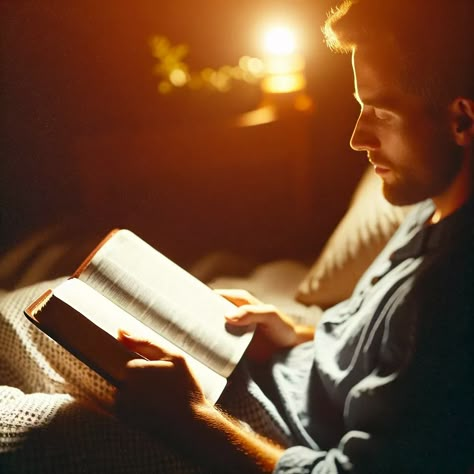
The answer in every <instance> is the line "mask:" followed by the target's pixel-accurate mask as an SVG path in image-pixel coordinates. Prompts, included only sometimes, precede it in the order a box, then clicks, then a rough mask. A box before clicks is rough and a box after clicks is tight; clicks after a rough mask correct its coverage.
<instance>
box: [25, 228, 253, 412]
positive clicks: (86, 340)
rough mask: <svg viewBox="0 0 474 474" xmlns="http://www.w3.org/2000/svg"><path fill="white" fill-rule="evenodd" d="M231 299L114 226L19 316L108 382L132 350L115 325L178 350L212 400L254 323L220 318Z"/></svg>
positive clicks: (230, 306) (131, 356)
mask: <svg viewBox="0 0 474 474" xmlns="http://www.w3.org/2000/svg"><path fill="white" fill-rule="evenodd" d="M234 308H235V306H234V305H233V304H232V303H230V302H229V301H227V300H226V299H225V298H223V297H222V296H220V295H218V294H217V293H215V292H214V291H213V290H212V289H211V288H210V287H208V286H207V285H205V284H204V283H202V282H200V281H199V280H197V279H196V278H195V277H194V276H192V275H191V274H189V273H188V272H186V271H185V270H184V269H182V268H180V267H179V266H178V265H176V264H175V263H173V262H172V261H171V260H169V259H168V258H166V257H165V256H164V255H162V254H161V253H160V252H158V251H157V250H155V249H154V248H153V247H151V246H150V245H148V244H147V243H146V242H144V241H143V240H141V239H140V238H139V237H137V236H136V235H135V234H133V233H132V232H130V231H128V230H124V229H122V230H114V231H112V232H110V233H109V235H108V236H107V237H106V238H105V239H104V240H103V241H102V242H101V243H100V244H99V246H98V247H97V248H96V249H95V250H94V251H93V252H92V254H91V255H90V256H89V257H88V258H87V259H86V260H85V261H84V262H83V263H82V264H81V266H80V267H79V268H78V270H77V271H76V272H75V273H74V274H73V275H72V276H71V277H70V278H69V279H67V280H66V281H65V282H64V283H62V284H60V285H59V286H58V287H57V288H54V289H51V290H48V291H47V292H46V293H44V294H43V295H41V296H40V297H39V298H38V299H37V300H36V301H35V302H33V303H32V304H31V305H30V306H29V307H28V308H27V309H26V310H25V315H26V316H27V317H28V318H29V319H30V320H31V321H32V322H33V323H34V324H35V325H36V326H38V327H39V328H40V329H41V330H43V331H44V332H45V333H46V334H48V335H49V336H50V337H51V338H53V339H55V340H56V341H57V342H59V343H60V344H61V345H63V346H64V347H65V348H66V349H67V350H69V351H70V352H71V353H72V354H74V355H75V356H76V357H78V358H79V359H80V360H82V361H83V362H84V363H86V364H87V365H89V366H90V367H91V368H93V369H94V370H95V371H96V372H98V373H99V374H100V375H102V376H103V377H104V378H105V379H107V380H108V381H109V382H111V383H113V384H114V385H118V384H120V381H121V380H123V373H124V368H125V365H126V363H127V361H129V360H131V359H135V358H137V357H140V356H138V355H137V354H135V353H133V352H131V351H129V350H128V349H126V348H125V346H123V345H122V344H121V343H120V342H119V341H118V340H117V335H118V330H119V329H120V328H121V329H124V330H125V331H127V332H128V333H130V334H133V335H138V336H141V337H145V338H148V339H150V340H153V341H155V342H156V343H157V344H158V345H159V346H161V347H162V348H164V349H168V350H170V351H173V352H174V353H180V354H182V355H183V356H184V357H185V358H186V360H187V363H188V365H189V367H190V368H191V370H192V371H193V373H194V375H195V377H196V379H197V380H198V381H199V383H200V384H201V387H202V388H203V391H204V394H205V395H206V397H207V398H208V400H209V401H210V402H212V403H215V402H216V401H217V399H218V398H219V396H220V395H221V393H222V391H223V390H224V387H225V385H226V381H227V377H228V376H229V375H230V374H231V372H232V371H233V369H234V368H235V366H236V365H237V363H238V362H239V360H240V359H241V357H242V355H243V353H244V351H245V349H246V348H247V346H248V344H249V342H250V340H251V338H252V335H253V328H245V329H237V328H233V327H232V328H231V327H228V326H227V325H226V322H225V319H224V315H225V314H228V313H230V312H232V310H233V309H234Z"/></svg>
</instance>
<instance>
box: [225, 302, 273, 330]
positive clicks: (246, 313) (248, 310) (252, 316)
mask: <svg viewBox="0 0 474 474" xmlns="http://www.w3.org/2000/svg"><path fill="white" fill-rule="evenodd" d="M277 316H278V313H277V311H276V309H275V307H274V306H273V305H259V306H254V305H243V306H240V307H239V308H238V309H237V310H236V311H235V313H232V314H228V315H226V316H225V318H226V321H227V322H228V323H229V324H235V325H236V326H244V325H247V324H254V323H258V324H263V325H266V324H269V323H270V321H272V320H274V319H275V317H277Z"/></svg>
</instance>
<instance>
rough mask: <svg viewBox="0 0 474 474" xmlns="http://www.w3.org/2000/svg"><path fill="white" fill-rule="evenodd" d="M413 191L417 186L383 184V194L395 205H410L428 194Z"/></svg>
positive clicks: (423, 198)
mask: <svg viewBox="0 0 474 474" xmlns="http://www.w3.org/2000/svg"><path fill="white" fill-rule="evenodd" d="M413 191H416V188H415V189H413V188H409V187H408V186H406V187H402V186H390V185H387V184H386V183H383V184H382V193H383V196H384V198H385V199H386V200H387V201H388V202H389V203H390V204H392V205H393V206H410V205H412V204H416V203H418V202H421V201H423V200H425V199H426V196H422V195H420V193H414V192H413Z"/></svg>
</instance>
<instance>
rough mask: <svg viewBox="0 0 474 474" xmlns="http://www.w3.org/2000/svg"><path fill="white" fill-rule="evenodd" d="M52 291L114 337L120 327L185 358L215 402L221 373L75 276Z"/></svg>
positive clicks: (76, 343) (220, 387) (76, 346)
mask: <svg viewBox="0 0 474 474" xmlns="http://www.w3.org/2000/svg"><path fill="white" fill-rule="evenodd" d="M53 294H54V296H55V297H57V298H58V299H60V300H61V301H63V302H65V303H67V304H68V305H69V306H71V307H72V308H74V309H75V310H76V311H78V312H79V313H81V314H82V315H83V316H84V317H86V318H87V319H89V320H90V321H92V322H93V323H94V324H95V325H97V326H98V327H100V328H101V329H102V330H104V331H105V332H107V333H108V334H110V335H111V336H112V337H114V338H117V336H118V330H119V329H120V328H122V329H125V330H126V331H128V332H129V333H130V334H135V335H137V336H139V337H143V338H146V339H148V340H151V341H154V342H156V344H157V345H158V346H160V347H161V348H163V349H165V350H168V351H170V352H172V353H175V354H181V355H182V356H183V357H185V358H186V362H187V363H188V365H189V367H190V369H191V370H192V372H193V374H194V375H195V377H196V379H197V380H198V381H199V383H200V385H201V387H202V389H203V392H204V394H205V396H206V398H207V399H208V400H209V401H210V402H211V403H215V402H216V401H217V399H218V398H219V396H220V395H221V393H222V390H223V389H224V387H225V385H226V383H227V381H226V379H225V378H224V377H222V376H221V375H219V374H218V373H216V372H214V371H213V370H212V369H210V368H208V367H206V366H205V365H204V364H202V363H201V362H199V361H198V360H196V359H194V358H193V357H192V356H190V355H189V354H187V353H185V352H184V351H182V350H181V349H180V348H178V347H176V346H175V345H173V344H171V343H170V342H169V341H168V340H167V339H164V338H163V337H161V336H160V335H159V334H156V333H155V332H154V331H152V330H151V329H150V328H148V327H146V326H145V325H143V324H142V323H141V322H140V321H138V320H137V319H135V318H134V317H133V316H131V315H130V314H128V313H127V312H126V311H124V310H122V309H121V308H119V307H117V306H116V305H115V304H113V303H112V302H111V301H109V300H108V299H107V298H105V297H103V296H102V295H101V294H100V293H97V292H96V291H95V290H93V289H92V288H91V287H90V286H88V285H86V284H85V283H83V282H81V281H80V280H78V279H76V278H73V279H71V280H67V281H66V282H65V283H63V284H61V285H60V286H59V287H57V288H56V289H55V290H54V291H53ZM47 317H48V315H47V311H45V313H44V316H43V317H42V319H43V321H44V320H45V318H47ZM40 319H41V318H40ZM44 322H46V321H44ZM51 322H54V321H51ZM61 334H62V335H63V336H65V337H66V336H67V335H65V331H64V330H62V331H61ZM72 336H74V335H72ZM69 346H74V347H73V348H74V349H76V350H77V351H78V352H81V351H80V347H81V341H79V340H77V338H76V340H74V337H73V339H72V340H71V341H70V342H69ZM99 363H100V362H99Z"/></svg>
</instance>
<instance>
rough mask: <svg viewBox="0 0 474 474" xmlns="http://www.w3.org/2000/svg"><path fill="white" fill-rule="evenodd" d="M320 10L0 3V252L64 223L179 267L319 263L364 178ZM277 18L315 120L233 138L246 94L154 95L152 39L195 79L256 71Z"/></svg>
mask: <svg viewBox="0 0 474 474" xmlns="http://www.w3.org/2000/svg"><path fill="white" fill-rule="evenodd" d="M329 6H331V2H329V1H327V0H326V1H321V2H318V1H316V0H287V1H281V2H277V1H263V0H239V1H234V0H228V1H226V2H222V1H217V0H202V1H193V2H191V1H189V0H188V1H185V0H173V1H172V2H171V1H162V0H154V1H152V0H139V1H137V2H130V1H128V0H114V1H111V0H104V1H101V2H97V1H92V0H81V1H67V2H64V1H59V0H42V1H39V0H34V1H26V0H17V1H15V2H10V1H0V8H1V12H0V14H1V20H0V21H1V25H0V35H1V45H0V47H1V51H0V52H1V103H0V111H1V112H0V113H1V131H0V133H1V153H2V156H1V178H0V179H1V181H0V187H1V190H0V193H1V194H0V198H1V213H2V214H1V226H2V227H1V240H0V246H1V247H0V248H1V249H2V250H4V249H6V248H8V247H10V246H11V245H12V244H14V243H15V242H17V241H18V240H20V239H21V238H23V237H24V236H26V235H28V234H29V233H31V232H32V231H33V230H35V229H38V228H41V227H43V226H45V225H48V224H52V223H58V222H63V221H64V222H66V218H67V220H68V221H69V220H72V221H73V222H74V226H73V227H71V232H72V231H73V232H76V233H81V232H84V233H86V232H89V231H90V230H91V229H98V228H104V229H106V228H110V227H115V226H126V227H130V228H132V230H135V231H137V232H138V233H140V234H141V235H142V236H143V237H145V238H146V239H147V240H149V241H151V243H153V244H155V245H160V246H161V248H163V250H164V251H166V252H167V253H171V254H172V256H175V258H178V259H179V258H181V259H183V260H185V259H192V258H194V257H196V256H198V255H200V254H202V253H205V252H207V251H209V250H213V249H228V250H232V251H236V252H242V253H247V254H253V255H255V256H258V257H259V258H262V259H267V258H273V257H281V256H297V257H300V256H301V257H305V256H307V255H312V254H315V253H316V252H317V250H318V249H319V248H320V246H321V244H322V242H323V241H324V239H325V237H326V236H327V235H328V233H329V232H330V230H331V229H332V228H333V226H334V225H335V224H336V222H337V220H338V219H339V218H340V216H341V215H342V213H343V212H344V209H345V206H346V204H347V199H348V198H349V196H350V193H351V191H352V188H353V186H354V184H355V182H356V180H357V178H358V176H359V175H360V173H361V171H362V169H363V167H364V160H363V159H361V158H360V157H359V158H357V157H356V158H355V159H354V153H353V152H351V151H350V150H349V147H348V144H347V142H348V139H349V136H350V132H351V128H352V124H353V121H354V119H355V117H356V113H357V107H356V104H355V103H354V102H353V99H352V98H351V92H352V87H353V86H352V79H351V75H350V64H349V58H347V57H343V56H339V55H334V54H331V53H329V52H328V51H327V49H326V47H325V46H324V44H323V42H322V36H321V34H320V25H321V23H322V22H323V20H324V18H325V13H326V11H327V9H328V8H329ZM280 15H283V16H284V17H285V18H287V19H289V20H291V21H293V23H294V24H296V25H299V28H300V30H301V31H302V32H303V37H304V39H305V41H304V52H305V55H306V57H307V77H308V93H309V95H310V96H311V97H312V99H313V102H314V105H315V107H314V110H313V112H312V113H311V114H298V113H295V114H287V113H284V114H282V115H281V117H280V118H279V119H278V120H277V121H275V122H273V123H271V124H267V125H264V126H259V127H238V126H236V125H235V123H236V118H238V116H239V115H240V114H242V113H244V112H247V111H249V110H252V109H253V108H255V107H256V106H258V104H259V102H260V100H261V94H260V90H259V88H258V87H257V86H249V85H243V84H236V85H235V86H234V87H233V88H232V89H231V91H229V92H226V93H219V92H215V91H209V90H202V91H186V90H175V91H173V92H172V93H171V94H169V95H166V96H163V95H160V94H158V93H157V82H158V81H157V77H156V76H154V75H153V73H152V71H153V66H154V58H153V57H152V54H151V49H150V46H149V40H150V38H151V37H152V36H153V35H157V34H161V35H165V36H167V37H168V38H169V39H170V40H171V42H173V43H186V44H188V45H189V47H190V53H189V55H188V57H187V61H188V63H189V65H190V67H191V68H195V69H202V68H203V67H205V66H210V67H215V68H217V67H219V66H220V65H223V64H231V65H234V64H236V63H237V62H238V59H239V57H240V56H242V55H244V54H248V55H258V54H259V50H258V48H257V44H258V32H259V28H261V26H262V25H263V23H265V22H266V21H267V19H271V18H273V17H275V16H280ZM73 228H74V230H72V229H73Z"/></svg>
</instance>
